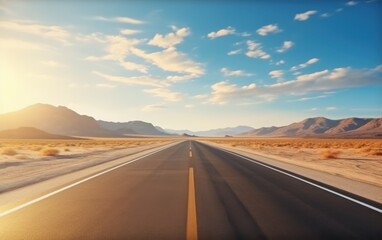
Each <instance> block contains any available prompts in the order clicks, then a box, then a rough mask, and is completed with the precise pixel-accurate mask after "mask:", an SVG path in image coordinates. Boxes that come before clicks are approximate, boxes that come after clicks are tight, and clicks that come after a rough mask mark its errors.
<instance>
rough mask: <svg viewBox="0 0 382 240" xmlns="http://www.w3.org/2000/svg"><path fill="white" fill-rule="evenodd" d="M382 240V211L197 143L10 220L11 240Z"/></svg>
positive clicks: (2, 222)
mask: <svg viewBox="0 0 382 240" xmlns="http://www.w3.org/2000/svg"><path fill="white" fill-rule="evenodd" d="M190 147H191V149H192V150H191V152H190ZM352 197H354V196H352ZM355 198H357V197H355ZM360 200H361V201H363V200H362V199H360ZM366 202H367V201H366ZM367 203H368V204H371V205H373V206H375V207H377V208H379V209H381V205H380V204H376V203H369V202H367ZM381 236H382V213H379V212H377V211H375V210H373V209H370V208H368V207H365V206H362V205H360V204H358V203H355V202H353V201H349V200H348V199H345V198H343V197H339V196H337V195H335V194H333V193H330V192H328V191H325V190H323V189H320V188H317V187H316V186H312V185H310V184H307V183H306V182H303V181H300V180H298V179H296V178H293V177H290V176H288V175H285V174H283V173H280V172H278V171H274V170H272V169H269V168H267V167H264V166H261V165H258V164H256V163H253V162H251V161H248V160H247V159H244V158H242V157H240V156H237V155H233V154H230V153H227V152H225V151H221V150H219V149H216V148H213V147H209V146H207V145H204V144H202V143H198V142H189V141H185V142H182V143H180V144H178V145H175V146H173V147H170V148H167V149H165V150H163V151H161V152H158V153H155V154H153V155H150V156H148V157H145V158H143V159H140V160H138V161H135V162H133V163H131V164H128V165H125V166H122V167H120V168H118V169H115V170H113V171H109V172H107V173H104V174H102V175H100V176H97V177H95V178H92V179H90V180H88V181H85V182H83V183H81V184H78V185H75V186H73V187H70V188H68V189H66V190H64V191H60V192H58V193H57V194H54V195H52V196H50V197H47V198H44V199H42V200H40V201H36V202H35V203H33V204H30V205H29V206H26V207H23V208H21V209H19V210H17V211H14V212H12V213H9V214H7V215H5V216H2V217H0V239H11V240H13V239H187V238H188V239H192V238H195V237H197V238H198V239H206V240H211V239H331V238H332V239H380V237H381Z"/></svg>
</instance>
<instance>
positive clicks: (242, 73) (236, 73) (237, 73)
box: [220, 68, 253, 77]
mask: <svg viewBox="0 0 382 240" xmlns="http://www.w3.org/2000/svg"><path fill="white" fill-rule="evenodd" d="M220 72H221V73H223V75H224V76H225V77H232V76H234V77H250V76H253V74H251V73H246V72H245V71H243V70H229V69H228V68H222V69H220Z"/></svg>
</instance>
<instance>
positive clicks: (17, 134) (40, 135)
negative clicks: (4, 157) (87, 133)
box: [0, 127, 79, 139]
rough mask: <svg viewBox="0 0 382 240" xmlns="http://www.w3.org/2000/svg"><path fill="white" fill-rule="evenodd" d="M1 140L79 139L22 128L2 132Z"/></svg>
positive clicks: (0, 134)
mask: <svg viewBox="0 0 382 240" xmlns="http://www.w3.org/2000/svg"><path fill="white" fill-rule="evenodd" d="M0 138H3V139H79V138H74V137H69V136H63V135H54V134H50V133H47V132H44V131H42V130H40V129H37V128H32V127H20V128H16V129H9V130H4V131H0Z"/></svg>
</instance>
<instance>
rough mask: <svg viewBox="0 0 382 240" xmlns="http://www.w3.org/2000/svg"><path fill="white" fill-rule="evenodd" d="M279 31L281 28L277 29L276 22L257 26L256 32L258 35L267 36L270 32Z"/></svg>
mask: <svg viewBox="0 0 382 240" xmlns="http://www.w3.org/2000/svg"><path fill="white" fill-rule="evenodd" d="M280 31H281V30H280V29H279V27H278V26H277V24H269V25H266V26H263V27H261V28H259V29H258V30H257V31H256V32H257V34H259V35H260V36H267V35H268V34H270V33H278V32H280Z"/></svg>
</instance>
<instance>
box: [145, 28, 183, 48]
mask: <svg viewBox="0 0 382 240" xmlns="http://www.w3.org/2000/svg"><path fill="white" fill-rule="evenodd" d="M173 30H174V32H172V33H168V34H167V35H162V34H155V36H154V38H153V39H151V40H150V41H149V43H148V44H149V45H153V46H158V47H162V48H169V47H173V46H175V45H177V44H179V43H181V42H182V41H183V38H185V37H187V36H188V35H190V29H189V28H180V29H178V28H176V27H174V26H173Z"/></svg>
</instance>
